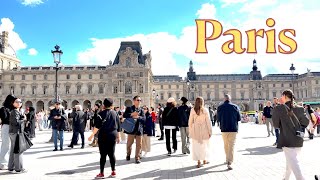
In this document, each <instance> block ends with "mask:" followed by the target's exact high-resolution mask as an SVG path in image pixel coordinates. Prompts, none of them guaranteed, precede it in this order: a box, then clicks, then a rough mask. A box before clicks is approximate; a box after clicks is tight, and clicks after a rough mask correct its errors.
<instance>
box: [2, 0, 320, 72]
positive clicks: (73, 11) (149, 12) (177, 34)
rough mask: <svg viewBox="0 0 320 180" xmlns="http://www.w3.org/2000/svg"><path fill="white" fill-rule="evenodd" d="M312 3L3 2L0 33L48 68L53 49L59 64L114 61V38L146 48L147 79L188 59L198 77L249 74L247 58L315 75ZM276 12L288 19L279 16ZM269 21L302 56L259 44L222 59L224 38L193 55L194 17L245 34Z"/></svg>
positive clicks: (269, 68)
mask: <svg viewBox="0 0 320 180" xmlns="http://www.w3.org/2000/svg"><path fill="white" fill-rule="evenodd" d="M319 4H320V3H319V2H317V1H316V0H310V1H308V2H304V1H302V0H284V1H280V0H270V1H268V2H265V1H262V0H198V1H193V0H174V1H169V0H161V1H151V0H136V1H130V0H125V1H101V0H90V1H89V0H81V1H76V0H2V4H1V7H0V19H1V24H0V30H1V31H2V30H9V32H12V33H10V34H12V36H10V38H12V39H11V41H10V40H9V42H10V44H11V45H12V46H13V47H14V48H15V49H16V51H17V55H18V58H19V59H20V60H21V61H22V65H23V66H38V65H53V59H52V54H51V52H50V51H51V50H52V49H53V47H54V46H55V44H58V45H60V46H61V49H62V50H63V52H64V54H63V56H62V63H63V64H64V65H72V64H101V65H106V64H108V61H109V60H113V59H114V57H115V56H116V52H117V50H118V48H119V45H120V42H121V41H125V40H138V41H140V42H141V43H142V47H143V50H144V53H147V52H148V51H149V50H151V51H152V57H153V62H152V63H153V71H154V74H179V75H185V74H186V70H187V69H188V63H189V60H191V59H192V60H194V64H195V69H196V70H197V72H198V73H199V74H212V73H248V72H250V70H251V64H252V60H253V58H256V59H257V60H258V65H260V66H259V69H261V70H262V71H264V72H263V73H264V74H266V73H279V72H281V71H285V72H284V73H289V71H288V72H287V70H286V69H288V68H281V67H277V66H274V64H273V63H271V64H270V61H274V62H277V63H278V65H279V66H284V67H286V66H288V67H290V64H291V63H295V64H297V65H296V66H298V67H297V71H299V72H300V73H303V72H305V71H306V68H307V67H310V66H311V67H312V68H311V69H312V70H313V71H320V66H319V65H316V66H315V63H314V62H318V60H320V59H319V58H320V56H319V55H317V53H310V52H312V51H311V50H313V49H314V47H311V45H312V41H311V39H313V40H314V38H318V39H317V40H319V41H320V39H319V36H318V37H316V36H315V37H314V38H313V37H311V38H310V36H307V34H308V33H309V31H310V28H316V26H318V27H319V25H314V24H313V23H309V24H305V22H304V21H305V20H306V19H309V20H310V18H309V17H314V16H316V17H319V16H317V15H319V13H318V12H319V11H320V6H319ZM288 7H290V8H288ZM283 9H286V11H287V15H288V16H289V17H290V19H286V15H283ZM297 10H299V11H298V12H297ZM291 14H296V16H301V15H303V16H304V18H305V19H303V18H302V17H300V20H301V21H300V22H296V21H297V20H294V19H291V18H292V16H290V15H291ZM269 16H272V17H273V18H275V20H276V24H279V26H278V27H276V28H277V30H278V32H279V31H280V30H282V29H283V28H294V29H296V31H297V39H298V40H299V38H300V39H303V42H302V41H301V42H299V41H298V47H302V48H299V50H300V49H301V51H298V52H297V53H295V54H294V55H291V56H290V55H287V56H283V55H266V54H265V53H264V51H265V50H264V49H263V47H265V40H260V41H258V43H260V44H261V45H260V46H261V48H260V52H259V53H258V54H256V55H248V54H243V55H235V54H233V55H226V54H223V53H222V52H221V51H220V46H221V44H222V43H223V42H222V41H223V40H226V39H227V40H230V37H229V39H228V38H226V37H224V39H223V38H221V40H219V41H216V42H212V44H210V46H208V49H209V51H210V53H209V54H207V55H197V54H194V50H195V47H196V45H195V37H196V33H195V19H196V18H207V19H217V20H219V21H220V22H221V23H222V24H223V25H224V29H228V28H238V29H240V30H242V31H243V32H244V31H245V30H249V29H253V28H257V29H258V28H265V29H266V28H267V27H266V26H265V24H264V23H265V20H266V19H267V18H268V17H269ZM308 26H312V27H308ZM298 30H299V31H298ZM244 35H245V34H244ZM298 35H299V36H298ZM243 37H246V36H243ZM305 41H307V42H305ZM308 42H310V43H311V44H310V43H308ZM306 46H310V47H306ZM310 49H311V50H310ZM258 50H259V49H258ZM303 54H307V55H303ZM280 59H281V60H282V61H281V63H279V60H280ZM306 61H308V62H307V63H306ZM168 65H169V67H170V68H169V69H168ZM283 69H284V70H283Z"/></svg>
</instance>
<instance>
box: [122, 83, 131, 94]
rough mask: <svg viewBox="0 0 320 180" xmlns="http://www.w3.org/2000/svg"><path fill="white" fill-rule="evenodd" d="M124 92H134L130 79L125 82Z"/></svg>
mask: <svg viewBox="0 0 320 180" xmlns="http://www.w3.org/2000/svg"><path fill="white" fill-rule="evenodd" d="M124 92H125V93H126V94H131V93H132V84H131V82H130V81H128V82H126V83H125V87H124Z"/></svg>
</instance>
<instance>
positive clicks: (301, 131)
mask: <svg viewBox="0 0 320 180" xmlns="http://www.w3.org/2000/svg"><path fill="white" fill-rule="evenodd" d="M284 105H285V107H286V111H287V113H288V109H290V108H289V107H288V106H287V105H286V104H284ZM292 114H293V116H294V118H295V120H296V121H297V122H298V127H296V125H295V124H294V123H293V120H292V118H291V116H289V118H290V120H291V123H292V125H293V127H294V128H295V134H296V136H298V137H300V138H303V137H304V128H303V127H302V126H301V124H300V121H299V120H298V118H297V116H296V115H295V114H294V113H293V112H292Z"/></svg>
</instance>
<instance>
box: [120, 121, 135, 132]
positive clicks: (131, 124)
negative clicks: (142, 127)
mask: <svg viewBox="0 0 320 180" xmlns="http://www.w3.org/2000/svg"><path fill="white" fill-rule="evenodd" d="M135 126H136V120H134V119H133V118H125V119H124V121H123V123H121V125H120V127H121V128H122V129H124V130H125V131H126V132H128V133H132V132H133V131H134V128H135Z"/></svg>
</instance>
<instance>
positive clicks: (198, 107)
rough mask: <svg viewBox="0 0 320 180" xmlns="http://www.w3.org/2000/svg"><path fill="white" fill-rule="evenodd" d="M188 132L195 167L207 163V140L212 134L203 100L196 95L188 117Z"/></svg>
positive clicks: (208, 140)
mask: <svg viewBox="0 0 320 180" xmlns="http://www.w3.org/2000/svg"><path fill="white" fill-rule="evenodd" d="M189 131H190V132H189V134H190V137H191V138H192V158H193V160H195V161H198V165H197V168H200V166H201V160H203V164H208V162H207V160H208V157H209V144H210V143H209V142H210V137H211V135H212V127H211V122H210V118H209V112H208V110H207V109H205V108H204V100H203V98H202V97H197V99H196V102H195V105H194V108H192V110H191V112H190V117H189Z"/></svg>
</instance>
